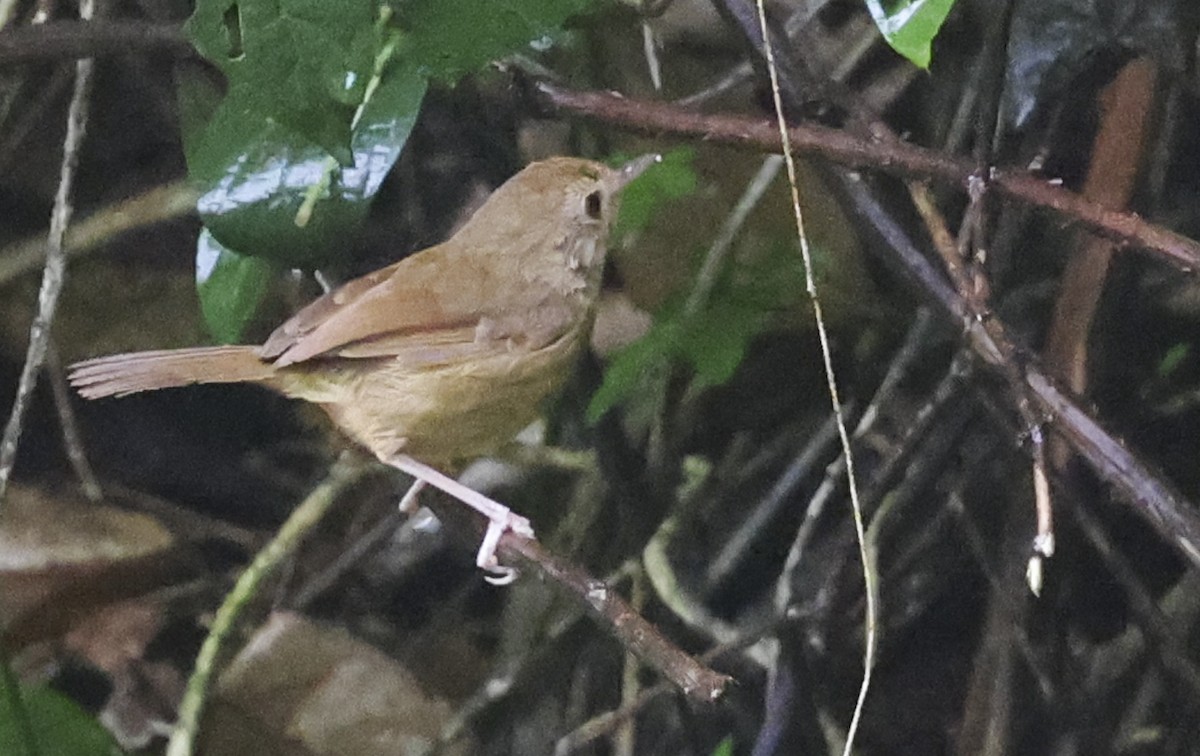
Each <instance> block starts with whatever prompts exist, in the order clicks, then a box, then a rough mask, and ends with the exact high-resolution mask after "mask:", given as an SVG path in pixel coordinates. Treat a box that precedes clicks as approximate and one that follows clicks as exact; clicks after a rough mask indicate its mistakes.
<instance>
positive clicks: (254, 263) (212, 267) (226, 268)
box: [196, 229, 275, 344]
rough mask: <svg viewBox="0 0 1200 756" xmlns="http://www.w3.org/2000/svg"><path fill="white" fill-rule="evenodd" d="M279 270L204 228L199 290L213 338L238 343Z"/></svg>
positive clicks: (198, 267)
mask: <svg viewBox="0 0 1200 756" xmlns="http://www.w3.org/2000/svg"><path fill="white" fill-rule="evenodd" d="M274 277H275V267H274V266H273V265H271V263H269V262H267V261H266V260H263V259H262V258H259V257H250V256H248V255H241V254H238V253H237V252H234V251H233V250H232V249H229V248H228V247H226V246H224V245H222V244H221V243H220V242H219V241H217V240H216V239H215V238H213V235H212V234H210V233H209V232H208V229H204V230H202V231H201V232H200V238H199V240H198V241H197V242H196V289H197V291H198V292H199V293H200V308H201V310H202V311H203V312H204V322H205V324H207V325H208V330H209V332H210V333H212V336H213V338H214V339H215V340H216V341H218V342H219V343H222V344H234V343H237V342H238V341H239V340H241V338H242V334H243V333H245V330H246V325H247V324H249V322H250V320H251V319H252V318H253V317H254V313H255V312H256V311H257V310H258V306H259V304H260V303H262V299H263V295H264V294H266V292H267V289H268V287H269V286H270V285H271V281H272V279H274Z"/></svg>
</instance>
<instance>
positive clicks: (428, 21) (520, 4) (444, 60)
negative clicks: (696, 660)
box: [392, 0, 591, 80]
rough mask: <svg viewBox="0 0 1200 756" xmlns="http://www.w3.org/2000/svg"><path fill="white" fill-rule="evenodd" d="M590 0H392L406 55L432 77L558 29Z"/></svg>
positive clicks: (454, 74)
mask: <svg viewBox="0 0 1200 756" xmlns="http://www.w3.org/2000/svg"><path fill="white" fill-rule="evenodd" d="M590 4H591V0H486V2H480V1H479V0H393V3H392V7H394V8H395V9H396V18H397V22H398V25H399V26H400V28H402V29H404V30H405V32H407V35H408V36H407V37H406V44H405V46H404V47H403V49H402V54H403V55H404V56H406V57H407V58H409V59H411V60H412V61H414V62H415V63H417V64H418V65H419V66H421V67H422V70H423V71H425V72H427V73H428V74H429V75H431V76H435V77H438V78H441V79H447V80H454V79H456V78H458V77H459V76H461V75H462V74H464V73H471V72H473V71H476V70H478V69H479V68H481V67H482V66H484V65H485V64H487V63H488V62H490V61H492V60H495V59H497V58H500V57H503V56H505V55H508V54H509V53H511V52H513V51H514V50H519V49H521V48H522V47H525V46H527V45H529V44H530V43H542V42H544V41H545V40H548V39H551V38H553V37H554V36H555V35H557V34H558V33H559V30H560V28H561V26H562V24H563V22H564V21H566V20H567V19H568V18H570V17H571V16H573V15H576V14H578V13H580V12H581V11H583V10H584V9H586V8H587V7H588V5H590Z"/></svg>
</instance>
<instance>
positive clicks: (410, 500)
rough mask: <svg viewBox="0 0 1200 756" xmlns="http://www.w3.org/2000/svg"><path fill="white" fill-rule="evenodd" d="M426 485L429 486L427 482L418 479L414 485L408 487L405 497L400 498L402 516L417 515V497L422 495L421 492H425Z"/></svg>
mask: <svg viewBox="0 0 1200 756" xmlns="http://www.w3.org/2000/svg"><path fill="white" fill-rule="evenodd" d="M426 485H427V484H426V483H425V481H423V480H421V479H420V478H417V479H416V480H414V481H413V484H412V485H411V486H409V487H408V490H407V491H405V492H404V495H403V496H401V497H400V512H401V513H402V514H406V515H411V514H414V513H416V511H417V496H419V495H420V493H421V491H424V490H425V486H426Z"/></svg>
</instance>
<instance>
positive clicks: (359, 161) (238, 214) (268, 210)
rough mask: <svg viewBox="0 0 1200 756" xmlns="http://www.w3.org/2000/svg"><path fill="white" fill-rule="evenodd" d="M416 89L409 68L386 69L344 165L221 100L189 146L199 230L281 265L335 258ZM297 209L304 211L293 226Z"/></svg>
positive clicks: (395, 149)
mask: <svg viewBox="0 0 1200 756" xmlns="http://www.w3.org/2000/svg"><path fill="white" fill-rule="evenodd" d="M425 88H426V80H425V78H424V77H422V76H420V75H418V74H417V73H416V72H415V71H414V70H413V69H412V68H406V69H397V70H389V71H387V72H386V73H385V74H384V76H383V77H382V79H381V80H380V83H379V86H378V88H377V89H375V90H374V92H373V93H372V96H371V99H370V100H369V101H368V103H367V104H366V106H365V107H364V108H363V112H362V116H361V117H360V119H359V122H358V123H357V124H356V126H355V129H354V135H353V137H352V139H351V148H352V154H353V162H352V163H350V164H348V165H340V164H337V163H335V162H334V161H332V160H331V159H330V156H329V153H327V152H326V151H325V150H324V149H323V148H322V147H321V146H319V145H317V144H315V143H314V142H311V141H309V140H308V139H306V138H305V137H304V136H302V135H300V134H298V133H297V132H295V131H293V130H291V129H289V128H287V127H286V126H284V125H283V124H281V123H279V122H278V121H275V120H273V119H270V118H265V117H263V116H262V114H261V113H259V112H257V111H254V110H249V109H246V108H244V107H241V105H240V104H239V102H238V101H237V100H236V99H234V98H232V97H230V98H227V99H226V100H225V101H224V102H223V103H222V104H221V105H220V107H219V108H218V109H217V112H216V113H215V114H214V115H213V117H212V119H211V120H210V121H209V122H208V123H207V125H206V126H205V127H204V128H203V131H202V133H200V134H198V135H196V138H195V139H194V140H191V141H190V143H189V144H188V147H189V149H188V151H187V156H188V165H189V168H190V172H191V177H192V179H193V180H194V181H196V182H198V183H199V184H200V185H201V186H202V187H204V188H205V189H206V191H205V192H204V194H203V196H202V197H201V198H200V201H199V203H198V208H199V211H200V216H201V218H202V219H203V220H204V223H205V225H206V226H207V227H208V229H209V230H210V231H211V232H212V234H213V236H214V237H215V238H216V239H217V240H219V241H220V242H221V243H222V244H223V245H225V246H227V247H229V248H232V249H238V250H244V251H246V253H247V254H252V255H254V256H257V257H266V258H270V259H272V260H274V261H276V262H278V263H280V264H281V265H284V266H287V267H319V266H321V265H323V264H326V263H328V262H330V261H332V260H337V259H339V257H340V255H341V253H342V250H343V247H344V241H345V239H346V236H347V234H349V233H352V232H353V230H354V229H355V228H357V227H358V225H359V224H360V223H361V222H362V220H363V219H364V218H365V217H366V214H367V211H368V209H369V207H370V202H371V200H372V199H373V198H374V196H375V194H376V193H377V192H378V191H379V187H380V185H381V184H382V182H383V179H384V177H385V176H386V175H387V173H388V171H389V170H391V167H392V165H393V164H394V163H395V162H396V160H397V159H398V158H399V156H400V151H401V150H402V149H403V147H404V144H405V142H406V141H407V139H408V135H409V133H410V132H411V131H412V127H413V124H414V123H415V122H416V118H417V113H418V111H419V109H420V104H421V100H422V99H423V98H424V96H425ZM306 203H307V204H308V206H310V207H311V209H312V213H311V215H310V216H309V218H308V221H307V223H305V224H304V225H303V226H301V225H298V224H297V216H298V214H299V213H300V211H301V208H303V207H305V206H306Z"/></svg>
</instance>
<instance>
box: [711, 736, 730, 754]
mask: <svg viewBox="0 0 1200 756" xmlns="http://www.w3.org/2000/svg"><path fill="white" fill-rule="evenodd" d="M712 756H733V736H732V735H726V736H725V737H723V738H721V742H720V743H717V747H716V748H714V749H713V752H712Z"/></svg>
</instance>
